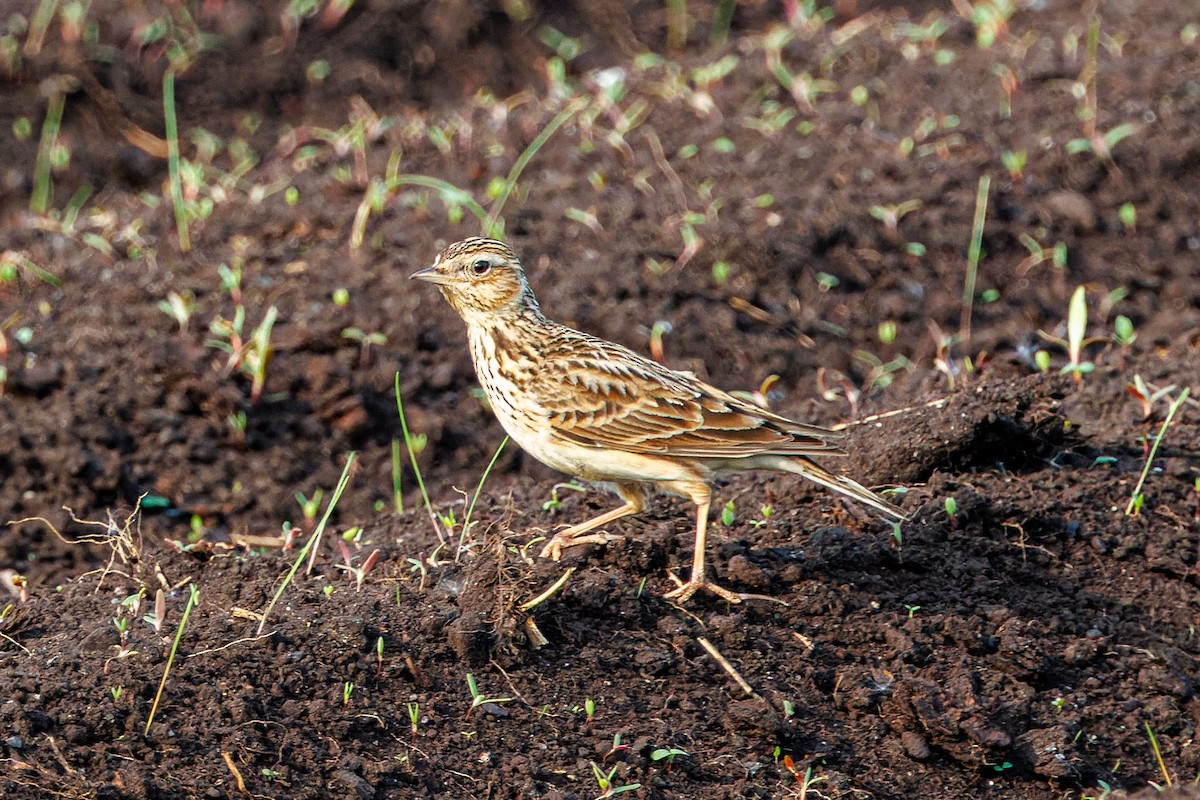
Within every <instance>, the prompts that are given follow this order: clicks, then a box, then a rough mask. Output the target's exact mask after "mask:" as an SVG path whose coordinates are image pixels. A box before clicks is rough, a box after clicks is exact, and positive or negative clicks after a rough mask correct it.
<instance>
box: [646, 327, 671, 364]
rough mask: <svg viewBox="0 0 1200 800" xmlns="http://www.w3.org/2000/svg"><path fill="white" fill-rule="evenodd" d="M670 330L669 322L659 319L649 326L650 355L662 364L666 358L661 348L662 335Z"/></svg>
mask: <svg viewBox="0 0 1200 800" xmlns="http://www.w3.org/2000/svg"><path fill="white" fill-rule="evenodd" d="M670 332H671V323H669V322H667V321H666V320H661V319H660V320H659V321H658V322H655V323H654V324H653V325H652V326H650V357H651V358H653V359H654V360H655V361H657V362H658V363H660V364H662V363H663V362H664V360H665V359H666V353H665V352H664V350H663V337H664V336H666V335H667V334H668V333H670Z"/></svg>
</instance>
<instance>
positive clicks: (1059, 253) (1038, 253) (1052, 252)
mask: <svg viewBox="0 0 1200 800" xmlns="http://www.w3.org/2000/svg"><path fill="white" fill-rule="evenodd" d="M1018 239H1019V240H1020V242H1021V244H1023V245H1024V246H1025V249H1026V250H1028V251H1029V255H1028V256H1026V257H1025V258H1024V259H1023V260H1022V261H1021V263H1020V264H1017V268H1016V274H1017V275H1019V276H1024V275H1025V274H1026V273H1027V272H1029V270H1031V269H1033V268H1034V267H1036V266H1037V265H1038V264H1042V263H1045V262H1047V261H1049V262H1050V264H1051V266H1053V267H1054V269H1055V270H1056V271H1058V272H1060V273H1061V272H1062V271H1063V270H1064V269H1066V267H1067V244H1066V242H1059V243H1058V244H1056V245H1054V247H1051V248H1046V247H1042V245H1041V244H1039V243H1038V241H1037V239H1034V238H1033V237H1032V236H1030V235H1029V234H1028V233H1022V234H1021V235H1020V236H1019V237H1018Z"/></svg>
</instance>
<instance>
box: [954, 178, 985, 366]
mask: <svg viewBox="0 0 1200 800" xmlns="http://www.w3.org/2000/svg"><path fill="white" fill-rule="evenodd" d="M991 185H992V176H991V175H980V176H979V189H978V190H977V191H976V192H975V221H974V223H973V224H972V226H971V244H970V246H969V247H968V248H967V279H966V280H965V281H964V282H963V295H962V318H961V322H960V324H959V327H958V339H959V341H960V342H961V343H962V348H963V352H964V353H968V352H970V349H971V314H972V311H973V309H974V307H975V279H976V277H977V275H978V274H979V259H980V256H981V255H982V253H983V223H984V220H985V219H987V207H988V190H989V189H990V188H991Z"/></svg>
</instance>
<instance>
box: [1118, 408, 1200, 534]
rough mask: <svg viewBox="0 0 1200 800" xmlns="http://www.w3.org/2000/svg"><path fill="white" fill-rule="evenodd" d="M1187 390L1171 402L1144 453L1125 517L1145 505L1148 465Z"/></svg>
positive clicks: (1133, 513) (1139, 510)
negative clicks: (1144, 457)
mask: <svg viewBox="0 0 1200 800" xmlns="http://www.w3.org/2000/svg"><path fill="white" fill-rule="evenodd" d="M1189 391H1190V390H1189V388H1188V387H1187V386H1185V387H1183V390H1182V391H1181V392H1180V393H1179V395H1178V396H1177V397H1176V398H1175V399H1174V400H1173V401H1171V406H1170V408H1168V409H1167V418H1166V419H1164V420H1163V424H1162V427H1161V428H1159V430H1158V435H1157V436H1155V437H1154V443H1153V444H1152V445H1151V446H1150V450H1149V452H1148V453H1146V463H1145V465H1144V466H1143V467H1142V474H1141V476H1140V477H1139V478H1138V482H1137V485H1136V486H1134V487H1133V494H1132V495H1131V496H1130V498H1129V504H1128V505H1127V506H1125V516H1127V517H1128V516H1135V515H1137V514H1138V513H1140V512H1141V510H1142V505H1143V504H1144V503H1145V496H1144V495H1143V494H1142V487H1143V486H1145V484H1146V477H1147V476H1148V475H1149V474H1150V465H1151V464H1153V463H1154V456H1155V455H1156V454H1157V453H1158V446H1159V445H1160V444H1162V440H1163V437H1164V436H1166V435H1167V427H1168V426H1170V424H1171V420H1173V419H1175V414H1176V413H1177V412H1178V411H1179V409H1180V408H1181V407H1182V406H1183V404H1184V403H1185V402H1186V401H1187V398H1188V393H1189Z"/></svg>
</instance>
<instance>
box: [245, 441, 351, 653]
mask: <svg viewBox="0 0 1200 800" xmlns="http://www.w3.org/2000/svg"><path fill="white" fill-rule="evenodd" d="M355 455H356V453H353V452H351V453H350V456H349V457H348V458H347V459H346V467H345V468H344V469H343V470H342V477H341V478H339V479H338V485H337V488H336V489H334V490H333V497H331V498H329V505H327V506H326V507H325V515H324V516H323V517H321V521H320V522H319V523H318V524H317V527H316V529H315V530H314V531H313V532H312V535H311V536H309V537H308V541H307V542H305V543H304V547H302V548H301V549H300V553H299V554H298V555H297V556H296V560H295V561H294V562H292V568H291V569H290V570H288V574H287V575H286V576H284V579H283V582H282V583H280V584H279V588H278V589H276V590H275V595H274V596H273V597H272V598H271V602H269V603H267V608H266V610H264V611H263V614H262V619H261V620H260V621H259V623H258V631H257V632H256V635H258V636H261V635H262V632H263V629H264V628H265V627H266V626H267V618H268V617H270V616H271V609H273V608H275V604H276V603H278V602H279V598H280V597H281V596H282V595H283V591H284V589H286V588H287V587H288V584H289V583H291V582H292V578H293V577H295V575H296V572H297V570H299V569H300V565H301V564H303V563H304V558H305V556H307V555H308V553H309V551H310V550H313V549H314V545H315V544H316V542H317V539H318V538H319V537H320V536H321V534H322V533H323V532H324V530H325V525H326V524H327V523H328V522H329V515H330V514H331V513H333V508H334V506H336V505H337V502H338V500H339V499H340V498H341V496H342V491H343V490H345V488H346V484H347V483H349V482H350V467H351V465H352V464H354V456H355Z"/></svg>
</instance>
